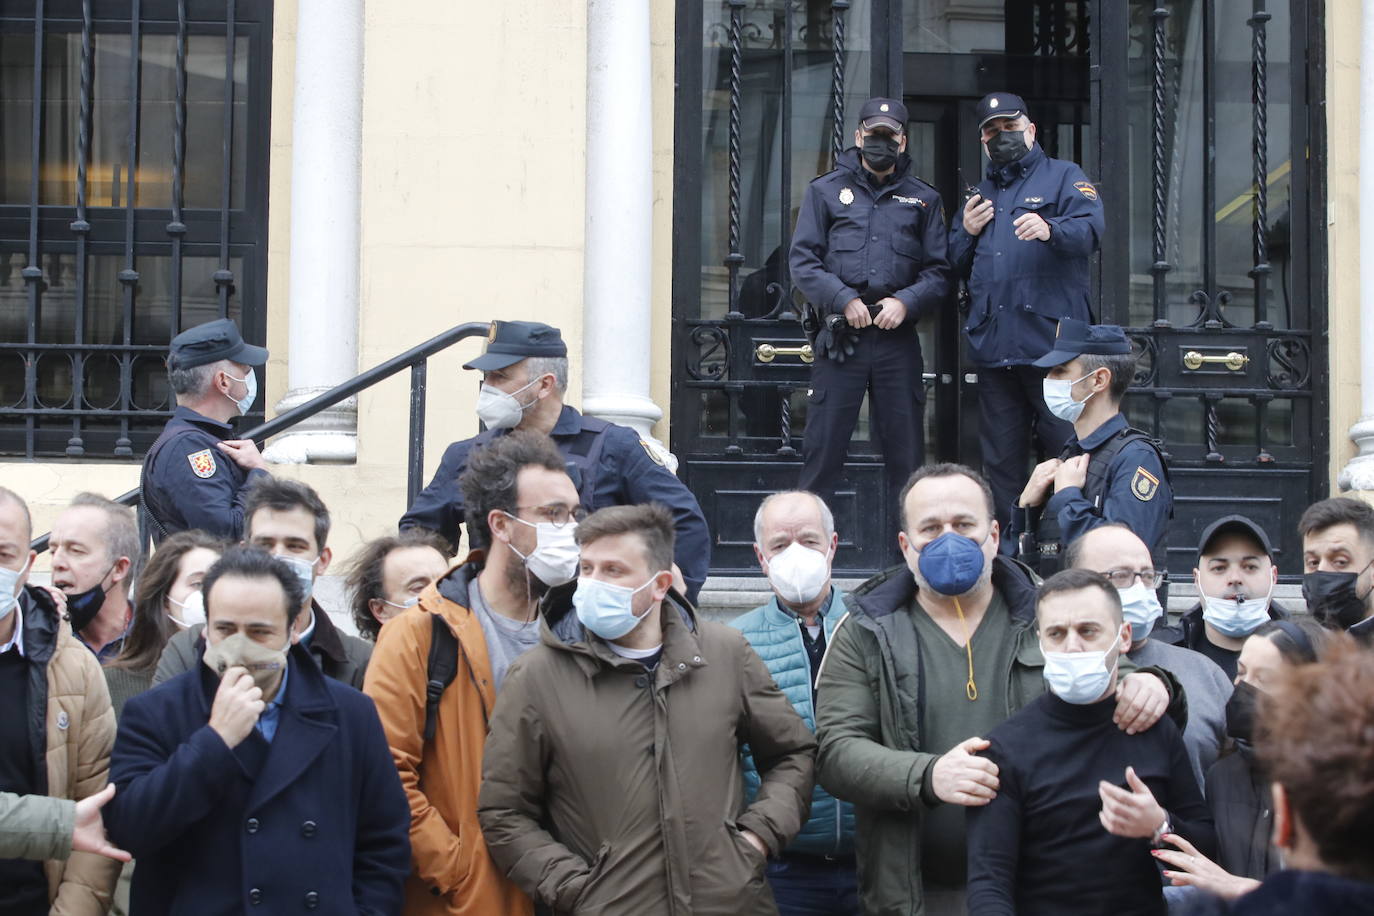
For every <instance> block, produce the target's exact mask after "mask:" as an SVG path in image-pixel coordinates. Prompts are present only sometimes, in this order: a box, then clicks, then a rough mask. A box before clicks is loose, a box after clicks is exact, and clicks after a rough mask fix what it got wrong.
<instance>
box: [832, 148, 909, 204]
mask: <svg viewBox="0 0 1374 916" xmlns="http://www.w3.org/2000/svg"><path fill="white" fill-rule="evenodd" d="M835 166H836V167H837V168H842V169H845V170H847V171H849V172H852V173H853V174H854V177H855V180H856V181H860V182H863V184H864V186H865V187H867V188H868V189H869V190H871V191H873V192H874V193H877V194H882V193H883V192H884V191H890V190H892V189H893V188H895V187H897V185H899V184H901V181H902V179H903V178H905V177H906V176H907V172H909V171H910V170H911V157H910V156H908V155H907V154H906V153H901V154H899V155H898V156H897V162H896V164H895V166H894V167H893V169H892V174H891V175H889V176H888V177H887V181H884V182H883V183H882V184H878V183H877V179H875V178H874V177H873V176H872V174H871V173H870V172H869V171H868V169H866V168H864V166H863V158H862V156H861V155H860V153H859V148H858V147H857V146H851V147H850V148H849V149H847V150H845V151H844V152H842V153H840V155H839V156H838V157H837V158H836V159H835Z"/></svg>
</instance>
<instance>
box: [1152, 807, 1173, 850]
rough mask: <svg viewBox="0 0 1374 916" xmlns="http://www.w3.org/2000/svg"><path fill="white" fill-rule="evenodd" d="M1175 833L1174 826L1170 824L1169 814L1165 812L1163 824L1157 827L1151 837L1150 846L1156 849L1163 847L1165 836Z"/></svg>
mask: <svg viewBox="0 0 1374 916" xmlns="http://www.w3.org/2000/svg"><path fill="white" fill-rule="evenodd" d="M1173 832H1174V825H1173V824H1171V823H1169V812H1167V811H1165V812H1164V820H1163V822H1162V823H1161V824H1160V825H1159V826H1158V827H1156V828H1155V832H1154V833H1152V834H1151V835H1150V845H1151V846H1155V847H1158V846H1163V845H1164V842H1163V840H1164V834H1166V833H1173Z"/></svg>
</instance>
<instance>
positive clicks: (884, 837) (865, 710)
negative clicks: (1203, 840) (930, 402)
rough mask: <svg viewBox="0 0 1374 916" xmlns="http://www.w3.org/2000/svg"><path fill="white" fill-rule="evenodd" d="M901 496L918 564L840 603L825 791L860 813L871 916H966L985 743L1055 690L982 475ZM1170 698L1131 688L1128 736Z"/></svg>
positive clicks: (987, 776)
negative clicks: (969, 822)
mask: <svg viewBox="0 0 1374 916" xmlns="http://www.w3.org/2000/svg"><path fill="white" fill-rule="evenodd" d="M901 499H902V508H903V528H904V530H903V531H902V532H901V534H899V535H898V545H899V546H900V547H901V550H902V554H903V557H904V558H905V560H906V564H907V565H905V566H899V567H895V568H894V569H891V570H888V571H887V572H885V573H883V574H881V575H879V576H877V577H875V578H874V579H870V580H869V581H868V582H866V583H864V584H863V585H862V586H860V587H859V588H858V589H857V590H855V591H854V592H852V593H850V594H848V595H846V596H845V605H846V616H845V618H844V619H843V620H842V621H841V622H840V623H839V624H838V625H837V626H836V628H835V635H834V637H833V638H832V640H831V641H830V647H829V649H828V650H827V652H826V657H825V660H824V662H823V663H822V667H821V674H820V677H819V683H818V687H817V691H816V693H817V699H818V705H817V712H816V725H817V738H818V739H819V741H820V753H819V756H818V758H817V778H818V779H819V781H820V783H821V785H822V786H823V787H824V788H825V789H826V791H828V792H830V793H831V794H832V795H834V796H835V797H836V798H840V799H844V800H845V801H849V802H852V803H853V804H854V809H855V820H856V827H857V841H856V858H857V860H858V866H859V894H860V899H861V902H862V903H863V908H864V913H866V914H868V916H915V914H917V913H923V914H926V916H942V914H946V913H951V914H952V913H958V914H961V916H962V914H963V913H964V912H965V911H964V885H965V883H966V878H965V876H966V863H965V857H966V842H965V827H964V810H963V809H964V807H967V806H974V805H984V804H987V803H988V801H990V800H991V799H992V798H993V797H994V795H995V793H996V792H997V789H998V787H999V785H998V781H997V767H996V766H995V765H994V764H993V763H992V762H991V761H989V760H987V759H986V758H984V757H981V756H979V752H980V751H982V750H984V749H986V748H987V746H988V744H987V742H986V741H985V740H984V739H983V737H982V736H983V735H985V734H986V733H987V732H988V731H990V730H991V729H992V728H993V727H995V726H996V725H998V724H1000V723H1001V722H1002V721H1003V720H1004V719H1006V718H1007V716H1009V715H1010V714H1011V713H1013V712H1015V711H1016V710H1018V709H1020V708H1021V707H1022V706H1024V705H1025V704H1026V703H1028V702H1030V701H1031V700H1033V699H1035V698H1036V697H1038V696H1039V695H1040V694H1042V693H1044V691H1045V686H1044V680H1043V674H1042V672H1043V668H1044V658H1043V656H1042V655H1041V654H1040V648H1039V644H1038V641H1037V639H1036V635H1035V588H1036V581H1035V577H1034V574H1033V573H1032V572H1031V571H1030V570H1029V569H1028V568H1026V567H1025V566H1023V565H1021V564H1020V563H1018V562H1016V561H1015V560H1012V559H1010V558H1007V557H1001V556H998V554H997V545H998V534H999V532H998V526H997V522H996V521H994V520H993V500H992V492H991V490H990V489H989V488H988V485H987V483H986V482H985V481H984V480H983V479H982V477H981V476H979V475H978V473H977V472H975V471H973V470H971V469H969V468H966V467H963V466H961V465H953V464H945V465H927V466H926V467H923V468H921V469H920V470H918V471H917V472H916V473H915V474H913V475H912V477H911V480H910V481H908V483H907V485H906V488H905V489H904V490H903V491H902V495H901ZM1123 670H1125V669H1123ZM1161 681H1165V683H1164V684H1162V683H1161ZM1172 688H1173V684H1172V683H1171V682H1169V681H1168V678H1167V675H1164V676H1161V677H1155V676H1151V675H1150V674H1145V673H1140V672H1137V673H1136V674H1132V675H1129V676H1127V677H1126V678H1124V679H1123V683H1122V686H1121V687H1120V688H1119V691H1118V694H1117V697H1118V706H1117V716H1116V718H1117V722H1118V724H1119V725H1120V727H1122V728H1123V729H1124V730H1127V731H1128V732H1135V731H1141V730H1143V729H1145V728H1148V727H1149V725H1152V724H1153V723H1154V722H1155V721H1156V720H1157V719H1158V718H1159V716H1160V715H1162V714H1163V713H1164V712H1165V709H1166V707H1167V706H1168V705H1169V700H1170V696H1171V692H1172V694H1173V695H1174V696H1176V697H1177V698H1178V701H1179V704H1180V706H1181V692H1178V691H1176V690H1172ZM1179 714H1180V715H1181V714H1182V712H1181V711H1180V713H1179Z"/></svg>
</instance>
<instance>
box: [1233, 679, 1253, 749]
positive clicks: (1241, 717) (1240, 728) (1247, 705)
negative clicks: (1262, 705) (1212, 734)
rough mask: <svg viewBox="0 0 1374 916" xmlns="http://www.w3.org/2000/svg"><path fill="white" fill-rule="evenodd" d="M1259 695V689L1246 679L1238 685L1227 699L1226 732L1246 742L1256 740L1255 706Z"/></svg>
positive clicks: (1249, 742)
mask: <svg viewBox="0 0 1374 916" xmlns="http://www.w3.org/2000/svg"><path fill="white" fill-rule="evenodd" d="M1259 697H1260V694H1259V691H1258V690H1256V689H1255V688H1254V687H1251V686H1250V685H1249V684H1247V683H1246V682H1245V681H1241V682H1240V683H1239V684H1237V685H1236V689H1235V690H1233V691H1232V692H1231V699H1229V700H1227V701H1226V734H1228V735H1230V736H1231V737H1232V738H1235V739H1236V740H1237V741H1243V742H1244V743H1246V744H1252V743H1253V742H1254V735H1255V708H1256V707H1257V706H1258V704H1259Z"/></svg>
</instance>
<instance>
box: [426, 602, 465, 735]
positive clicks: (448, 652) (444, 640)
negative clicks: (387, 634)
mask: <svg viewBox="0 0 1374 916" xmlns="http://www.w3.org/2000/svg"><path fill="white" fill-rule="evenodd" d="M429 621H430V624H431V630H432V631H433V634H434V636H433V639H432V640H431V641H430V644H429V663H428V665H427V666H426V669H425V740H426V741H433V740H434V730H435V728H437V727H438V724H439V700H440V699H441V698H442V697H443V695H444V691H445V690H447V689H448V685H449V684H452V683H453V679H454V677H456V676H457V675H458V638H457V637H456V636H454V635H453V631H452V630H451V629H449V626H448V621H446V620H444V618H443V617H442V616H441V615H439V614H430V615H429Z"/></svg>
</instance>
